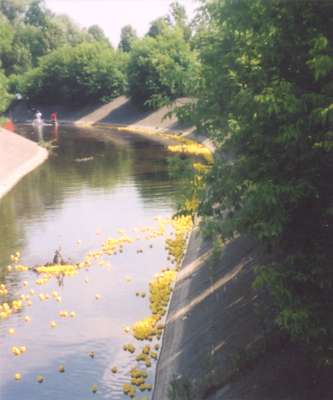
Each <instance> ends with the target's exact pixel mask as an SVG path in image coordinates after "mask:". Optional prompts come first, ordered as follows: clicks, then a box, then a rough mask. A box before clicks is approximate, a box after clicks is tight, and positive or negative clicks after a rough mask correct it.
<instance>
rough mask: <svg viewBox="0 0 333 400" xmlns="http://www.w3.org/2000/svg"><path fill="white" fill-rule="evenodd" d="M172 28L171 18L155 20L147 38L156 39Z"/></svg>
mask: <svg viewBox="0 0 333 400" xmlns="http://www.w3.org/2000/svg"><path fill="white" fill-rule="evenodd" d="M170 26H171V20H170V17H169V16H166V17H160V18H157V19H155V20H154V21H153V22H152V23H151V24H150V28H149V31H148V33H147V36H150V37H152V38H156V37H157V36H159V35H162V34H163V33H164V32H165V31H166V30H167V29H168V28H170Z"/></svg>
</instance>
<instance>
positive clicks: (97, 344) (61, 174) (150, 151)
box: [0, 127, 178, 400]
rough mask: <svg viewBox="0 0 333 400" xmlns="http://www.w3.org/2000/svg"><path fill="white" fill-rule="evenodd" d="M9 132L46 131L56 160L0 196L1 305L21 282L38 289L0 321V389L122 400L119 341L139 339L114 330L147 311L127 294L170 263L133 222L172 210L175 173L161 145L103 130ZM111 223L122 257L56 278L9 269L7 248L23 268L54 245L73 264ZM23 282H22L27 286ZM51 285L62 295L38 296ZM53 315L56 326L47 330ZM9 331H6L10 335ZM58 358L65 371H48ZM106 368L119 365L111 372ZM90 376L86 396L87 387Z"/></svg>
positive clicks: (9, 396)
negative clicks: (121, 235)
mask: <svg viewBox="0 0 333 400" xmlns="http://www.w3.org/2000/svg"><path fill="white" fill-rule="evenodd" d="M18 129H19V130H20V132H21V133H22V134H24V135H25V136H28V137H31V138H34V139H35V140H40V139H41V136H42V135H43V137H44V139H49V138H51V137H52V138H53V139H55V140H56V141H57V144H58V146H59V148H58V151H57V153H58V155H57V156H56V157H54V158H50V159H49V160H48V161H47V162H46V163H45V164H44V165H42V166H41V167H39V168H38V169H37V170H35V171H33V172H32V173H31V174H29V175H28V176H26V177H25V178H24V179H23V180H22V181H21V182H20V183H19V184H18V185H17V186H16V187H15V188H14V189H13V190H12V191H11V192H10V193H9V194H7V195H6V196H5V197H4V198H3V199H2V200H0V283H5V284H6V285H7V287H8V289H9V294H8V295H7V296H0V303H3V302H5V301H9V300H11V299H14V298H18V297H19V295H21V294H27V293H29V291H30V290H31V289H34V290H35V292H36V295H34V296H31V301H32V305H31V306H28V305H27V304H26V303H25V305H24V307H23V309H22V310H21V311H19V312H17V313H15V314H14V315H12V316H10V317H9V318H8V319H5V320H0V360H1V361H0V398H1V399H2V400H19V399H23V400H39V399H46V398H47V399H49V400H58V399H59V400H60V399H67V400H76V399H77V400H79V399H80V400H85V399H90V398H94V399H123V398H124V399H125V398H127V397H126V396H124V395H123V393H122V385H123V383H124V382H128V381H129V370H130V369H131V368H132V367H134V366H137V362H136V361H135V355H131V354H130V353H128V352H125V351H123V349H122V347H123V345H124V344H126V343H133V344H134V345H135V346H137V347H140V346H141V347H142V344H140V343H138V342H135V340H134V338H133V337H132V336H131V334H128V333H125V332H124V327H126V326H130V325H132V324H133V323H134V322H135V321H137V320H138V319H140V318H143V317H145V316H148V315H149V307H148V296H146V297H145V298H141V297H136V295H135V293H136V292H138V291H140V292H141V291H144V292H147V289H148V282H149V280H150V279H151V278H152V276H153V275H154V274H155V273H156V272H157V271H159V270H161V269H162V268H163V267H165V266H166V265H168V262H167V260H166V257H167V254H166V251H165V249H164V245H165V243H164V239H163V238H162V237H161V238H157V239H154V240H144V239H143V236H144V235H143V234H142V233H141V234H140V232H138V231H137V230H135V229H134V228H138V227H139V228H140V227H144V226H152V227H154V226H156V220H154V217H156V216H162V217H169V216H171V215H172V214H173V212H174V211H175V204H176V199H177V193H178V190H177V182H175V181H174V180H173V181H172V180H170V178H169V176H168V170H167V162H166V157H167V153H166V151H165V150H164V149H163V148H162V147H161V146H160V145H157V144H154V143H152V142H149V141H146V140H142V139H138V137H136V136H134V135H130V134H123V133H120V134H119V133H114V132H112V131H111V130H108V129H105V130H103V129H94V130H90V129H76V128H69V127H68V128H65V127H59V128H57V129H55V128H53V127H45V128H44V132H36V131H33V129H32V127H19V128H18ZM119 228H121V229H124V230H125V232H126V234H127V235H128V236H130V237H132V238H134V239H136V241H135V242H134V243H132V244H130V245H128V246H127V247H126V246H125V249H124V252H123V253H122V254H119V253H118V254H117V255H115V256H112V257H109V258H107V257H106V258H105V260H106V263H107V264H108V265H104V266H100V265H98V263H95V265H93V266H92V267H91V268H89V269H87V270H80V272H79V273H78V274H77V275H75V276H72V277H65V279H64V282H63V286H59V282H58V281H57V280H56V279H54V278H53V279H51V280H50V281H49V282H48V283H47V284H46V285H43V286H38V285H36V283H35V281H36V279H37V276H36V274H35V273H34V272H31V271H27V272H20V273H19V272H8V271H7V265H8V264H10V263H11V261H10V255H11V254H13V253H15V252H16V251H20V252H21V254H22V263H23V264H24V265H29V266H33V265H37V264H43V263H45V262H47V261H51V260H52V258H53V254H54V252H55V250H56V249H57V248H59V247H61V252H62V254H63V256H64V257H65V258H71V259H72V260H73V262H78V261H80V260H82V258H83V257H84V255H86V254H87V252H88V251H89V250H94V249H98V248H100V247H101V245H102V243H103V242H104V241H105V240H106V239H107V238H108V237H110V236H114V237H117V236H118V233H117V230H118V229H119ZM77 241H80V242H77ZM151 245H153V246H152V247H151ZM138 249H142V250H143V253H140V254H138V253H137V250H138ZM23 281H28V286H27V287H24V284H23ZM54 290H56V291H57V292H58V293H59V295H60V296H61V298H62V302H61V303H58V302H56V301H55V300H54V299H53V298H52V296H51V298H50V299H49V300H46V301H40V300H39V298H38V296H37V294H38V293H49V294H50V293H51V292H52V291H54ZM96 294H99V295H100V299H98V300H97V299H96V297H95V296H96ZM60 310H68V311H75V312H76V317H75V318H66V319H64V318H60V317H59V315H58V312H59V311H60ZM24 316H29V317H30V318H31V322H25V321H24ZM53 320H54V321H55V322H56V323H57V326H56V327H55V328H51V327H50V321H53ZM10 328H14V329H15V331H16V332H15V334H13V335H11V334H9V333H8V329H10ZM22 345H24V346H26V348H27V351H26V352H25V353H24V354H22V355H21V356H18V357H15V356H14V355H13V354H12V353H11V348H12V346H22ZM90 352H94V353H95V354H96V355H95V357H94V358H90V357H89V353H90ZM60 364H64V366H65V373H59V372H58V368H59V365H60ZM113 366H117V368H118V373H117V374H113V373H112V372H111V368H112V367H113ZM149 371H150V372H149V379H148V382H153V379H154V365H153V367H152V368H150V369H149ZM17 372H19V373H21V374H22V379H21V380H20V381H15V379H14V375H15V373H17ZM37 375H43V377H44V378H45V380H44V382H43V383H41V384H39V383H37V382H36V376H37ZM93 384H96V385H97V388H98V391H97V393H96V394H92V393H91V386H92V385H93ZM144 396H147V398H150V393H144V394H142V393H140V392H139V394H138V395H137V398H145V397H144Z"/></svg>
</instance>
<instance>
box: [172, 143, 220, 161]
mask: <svg viewBox="0 0 333 400" xmlns="http://www.w3.org/2000/svg"><path fill="white" fill-rule="evenodd" d="M168 150H169V151H170V152H172V153H179V154H188V155H191V156H196V157H203V158H204V159H205V160H206V161H208V162H212V160H213V156H212V153H211V151H210V150H209V149H208V148H207V147H205V146H203V145H202V144H200V143H193V142H189V143H186V142H185V143H182V144H175V145H170V146H168Z"/></svg>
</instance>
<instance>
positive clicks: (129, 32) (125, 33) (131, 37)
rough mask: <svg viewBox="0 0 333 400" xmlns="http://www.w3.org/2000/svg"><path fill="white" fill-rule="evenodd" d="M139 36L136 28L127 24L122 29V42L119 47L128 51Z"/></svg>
mask: <svg viewBox="0 0 333 400" xmlns="http://www.w3.org/2000/svg"><path fill="white" fill-rule="evenodd" d="M137 38H138V36H137V34H136V31H135V29H134V28H133V27H132V26H131V25H126V26H124V27H123V28H122V29H121V34H120V42H119V45H118V49H119V50H121V51H124V52H125V53H128V52H130V51H131V50H132V47H133V44H134V42H135V40H137Z"/></svg>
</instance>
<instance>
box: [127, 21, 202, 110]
mask: <svg viewBox="0 0 333 400" xmlns="http://www.w3.org/2000/svg"><path fill="white" fill-rule="evenodd" d="M196 76H197V61H196V57H195V54H194V53H193V52H192V51H191V50H190V47H189V45H188V43H186V42H185V40H184V38H183V36H182V34H181V32H180V31H179V30H178V29H171V28H170V29H166V30H165V31H164V32H163V33H161V34H160V35H158V36H156V38H152V37H146V38H144V39H143V40H141V41H140V42H137V43H136V44H135V46H134V48H133V50H132V52H131V54H130V60H129V66H128V84H129V94H130V96H131V97H132V100H133V101H134V102H135V103H137V104H141V105H142V104H144V106H145V107H147V108H152V109H154V108H158V107H160V106H162V105H164V104H166V103H167V102H169V101H170V100H173V99H176V98H177V97H180V96H184V95H185V94H187V91H188V87H189V83H190V82H191V81H192V80H194V79H195V77H196Z"/></svg>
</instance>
